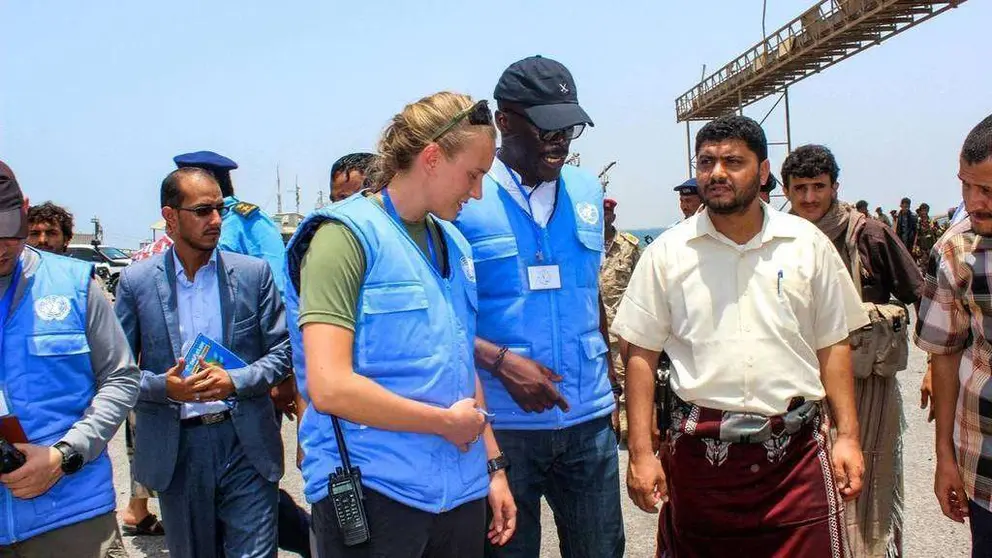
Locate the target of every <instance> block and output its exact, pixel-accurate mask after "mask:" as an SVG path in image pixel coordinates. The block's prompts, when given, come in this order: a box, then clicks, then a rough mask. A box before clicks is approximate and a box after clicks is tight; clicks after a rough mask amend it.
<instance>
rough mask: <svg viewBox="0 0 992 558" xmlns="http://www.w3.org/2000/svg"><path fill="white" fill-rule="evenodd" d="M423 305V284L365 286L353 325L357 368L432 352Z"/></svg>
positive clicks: (412, 357)
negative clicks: (356, 319) (358, 314)
mask: <svg viewBox="0 0 992 558" xmlns="http://www.w3.org/2000/svg"><path fill="white" fill-rule="evenodd" d="M427 308H428V303H427V292H426V291H425V290H424V287H423V285H420V284H415V283H407V284H402V283H400V284H395V283H392V284H380V285H374V286H369V287H366V288H365V290H364V291H363V293H362V296H361V314H362V315H361V318H360V319H359V322H358V327H357V328H356V329H357V332H356V333H357V336H358V357H359V358H358V366H359V368H362V367H363V365H364V364H367V363H372V362H386V361H398V362H403V361H410V360H416V359H419V358H423V357H426V356H430V355H432V354H433V349H434V348H435V347H436V346H437V343H436V342H435V338H436V334H434V333H433V332H432V330H431V324H430V317H429V316H428V310H427Z"/></svg>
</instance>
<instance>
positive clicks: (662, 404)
mask: <svg viewBox="0 0 992 558" xmlns="http://www.w3.org/2000/svg"><path fill="white" fill-rule="evenodd" d="M671 369H672V361H671V359H669V358H668V355H667V354H665V353H661V358H660V359H658V369H657V370H656V371H655V377H654V405H655V410H656V411H657V412H656V413H655V414H656V415H657V420H658V431H659V432H661V438H662V439H663V440H664V439H666V438H667V437H668V429H669V427H670V426H671V425H672V390H671V387H670V385H669V376H670V373H671Z"/></svg>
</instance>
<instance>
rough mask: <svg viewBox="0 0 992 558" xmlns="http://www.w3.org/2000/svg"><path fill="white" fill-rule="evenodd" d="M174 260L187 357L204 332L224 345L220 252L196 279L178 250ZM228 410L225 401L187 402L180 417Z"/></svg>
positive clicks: (181, 328)
mask: <svg viewBox="0 0 992 558" xmlns="http://www.w3.org/2000/svg"><path fill="white" fill-rule="evenodd" d="M172 257H173V259H174V260H175V264H176V301H177V305H178V312H179V336H180V338H182V341H183V354H185V353H186V351H187V350H188V349H189V347H190V346H191V345H192V344H193V340H194V339H196V336H197V335H198V334H200V333H202V334H204V335H206V336H207V337H209V338H211V339H213V340H214V341H216V342H218V343H221V342H223V340H224V323H223V321H222V320H223V318H222V316H221V311H220V283H219V282H218V280H217V250H214V251H213V253H212V254H211V255H210V260H209V261H208V262H207V263H206V265H204V266H203V267H201V268H200V269H198V270H197V272H196V275H194V276H193V280H192V281H190V280H189V279H187V278H186V272H185V270H184V269H183V264H182V262H181V261H179V256H178V255H177V254H176V252H175V250H173V251H172ZM226 410H227V404H226V403H224V402H223V401H211V402H208V403H183V407H182V411H181V413H180V418H184V419H186V418H192V417H196V416H200V415H207V414H210V413H222V412H224V411H226Z"/></svg>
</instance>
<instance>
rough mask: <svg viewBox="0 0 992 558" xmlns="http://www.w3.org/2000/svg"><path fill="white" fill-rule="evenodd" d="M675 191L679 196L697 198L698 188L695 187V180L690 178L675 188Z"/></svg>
mask: <svg viewBox="0 0 992 558" xmlns="http://www.w3.org/2000/svg"><path fill="white" fill-rule="evenodd" d="M675 191H676V192H678V193H679V195H680V196H698V195H699V187H698V186H697V185H696V179H695V178H690V179H689V180H686V181H685V182H683V183H682V184H679V185H678V186H676V187H675Z"/></svg>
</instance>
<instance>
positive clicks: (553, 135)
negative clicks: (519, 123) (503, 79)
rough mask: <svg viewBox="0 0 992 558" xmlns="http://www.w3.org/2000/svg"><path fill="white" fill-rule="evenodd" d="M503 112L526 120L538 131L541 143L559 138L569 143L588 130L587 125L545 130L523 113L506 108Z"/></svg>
mask: <svg viewBox="0 0 992 558" xmlns="http://www.w3.org/2000/svg"><path fill="white" fill-rule="evenodd" d="M502 111H503V112H508V113H510V114H515V115H517V116H519V117H520V118H523V119H524V120H526V121H527V123H528V124H530V125H531V126H533V127H534V128H536V129H537V132H538V136H539V137H540V138H541V141H543V142H546V143H551V142H553V141H555V140H557V139H558V138H559V137H563V138H564V139H566V140H569V141H571V140H574V139H575V138H577V137H579V136H581V135H582V132H584V131H585V129H586V125H585V124H573V125H571V126H566V127H564V128H561V129H559V130H545V129H543V128H541V127H540V126H538V125H537V124H534V121H533V120H531V119H530V117H529V116H527V115H526V114H524V113H522V112H517V111H515V110H512V109H508V108H504V109H502Z"/></svg>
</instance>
